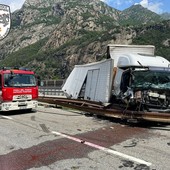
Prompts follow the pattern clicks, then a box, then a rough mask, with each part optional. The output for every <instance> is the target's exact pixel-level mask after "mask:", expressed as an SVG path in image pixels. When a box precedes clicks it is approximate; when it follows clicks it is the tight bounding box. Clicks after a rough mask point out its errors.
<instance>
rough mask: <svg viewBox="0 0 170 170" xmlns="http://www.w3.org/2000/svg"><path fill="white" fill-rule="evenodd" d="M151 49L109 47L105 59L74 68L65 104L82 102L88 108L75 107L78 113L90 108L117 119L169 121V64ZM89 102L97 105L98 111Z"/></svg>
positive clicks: (68, 81) (65, 85)
mask: <svg viewBox="0 0 170 170" xmlns="http://www.w3.org/2000/svg"><path fill="white" fill-rule="evenodd" d="M154 49H155V47H154V46H141V45H139V46H138V45H111V44H110V45H108V48H107V59H106V60H103V61H100V62H95V63H90V64H86V65H78V66H75V68H74V69H73V71H72V72H71V74H70V75H69V77H68V79H67V80H66V83H65V84H64V86H63V88H62V90H63V91H64V92H65V94H66V96H67V97H68V98H69V104H68V105H67V104H66V105H67V106H70V107H72V105H74V106H73V107H75V104H76V103H77V101H76V100H78V103H80V101H79V99H81V100H82V102H84V103H88V106H87V108H85V105H84V104H83V105H80V106H77V104H76V108H77V109H79V110H82V109H83V110H88V111H90V109H91V112H95V113H98V114H103V115H106V114H105V113H107V115H110V116H112V117H119V118H122V117H126V118H130V117H133V118H134V117H136V118H137V119H144V118H147V119H150V120H158V119H159V120H163V121H164V122H165V119H167V121H169V117H170V62H169V61H168V60H166V59H165V58H163V57H160V56H154ZM71 100H73V101H74V102H71ZM55 101H56V100H55ZM57 102H59V101H57ZM90 102H91V103H93V102H97V105H98V107H99V108H94V107H93V106H92V105H90V104H89V103H90ZM61 104H63V102H62V103H61ZM102 106H107V107H103V108H102ZM96 109H97V110H96ZM161 116H162V118H161Z"/></svg>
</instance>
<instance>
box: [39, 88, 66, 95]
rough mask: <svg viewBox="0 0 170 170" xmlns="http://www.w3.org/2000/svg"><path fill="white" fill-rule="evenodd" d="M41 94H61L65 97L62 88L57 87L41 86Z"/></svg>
mask: <svg viewBox="0 0 170 170" xmlns="http://www.w3.org/2000/svg"><path fill="white" fill-rule="evenodd" d="M39 96H56V97H57V96H60V97H62V96H63V97H64V96H65V94H64V92H63V91H62V90H61V89H58V88H55V87H39Z"/></svg>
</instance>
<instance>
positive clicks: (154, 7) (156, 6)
mask: <svg viewBox="0 0 170 170" xmlns="http://www.w3.org/2000/svg"><path fill="white" fill-rule="evenodd" d="M136 4H137V3H136ZM138 4H140V5H142V6H143V7H144V8H147V9H149V10H151V11H153V12H156V13H162V9H161V6H162V5H163V3H161V2H149V0H142V1H141V2H140V3H138Z"/></svg>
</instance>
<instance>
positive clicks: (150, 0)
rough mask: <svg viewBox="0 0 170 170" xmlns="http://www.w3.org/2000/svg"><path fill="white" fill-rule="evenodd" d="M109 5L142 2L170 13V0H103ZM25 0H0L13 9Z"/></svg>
mask: <svg viewBox="0 0 170 170" xmlns="http://www.w3.org/2000/svg"><path fill="white" fill-rule="evenodd" d="M68 1H69V0H68ZM101 1H103V2H105V3H106V4H108V5H109V6H111V7H113V8H116V9H118V10H121V11H122V10H124V9H126V8H128V7H130V6H132V5H134V4H141V5H142V6H143V7H145V8H148V9H149V10H151V11H153V12H156V13H158V14H161V13H164V12H169V13H170V0H101ZM24 2H25V0H0V4H5V5H9V6H10V9H11V11H12V12H13V11H15V10H17V9H20V8H21V7H22V5H23V3H24Z"/></svg>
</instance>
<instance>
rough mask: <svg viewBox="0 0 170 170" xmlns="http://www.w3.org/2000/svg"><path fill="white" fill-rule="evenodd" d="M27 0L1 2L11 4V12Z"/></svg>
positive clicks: (0, 2) (1, 1)
mask: <svg viewBox="0 0 170 170" xmlns="http://www.w3.org/2000/svg"><path fill="white" fill-rule="evenodd" d="M24 2H25V0H0V4H5V5H9V6H10V9H11V12H14V11H15V10H17V9H20V8H21V7H22V5H23V3H24Z"/></svg>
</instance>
